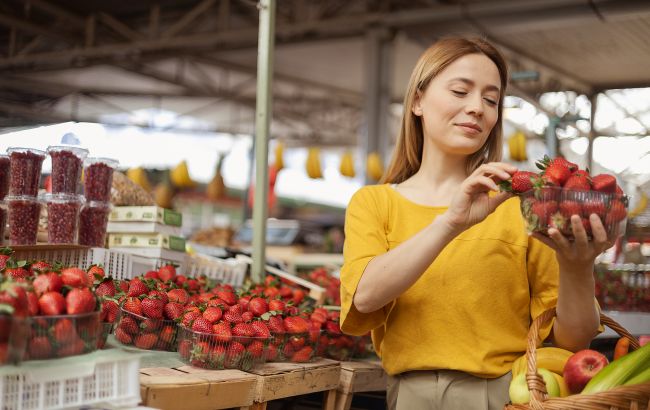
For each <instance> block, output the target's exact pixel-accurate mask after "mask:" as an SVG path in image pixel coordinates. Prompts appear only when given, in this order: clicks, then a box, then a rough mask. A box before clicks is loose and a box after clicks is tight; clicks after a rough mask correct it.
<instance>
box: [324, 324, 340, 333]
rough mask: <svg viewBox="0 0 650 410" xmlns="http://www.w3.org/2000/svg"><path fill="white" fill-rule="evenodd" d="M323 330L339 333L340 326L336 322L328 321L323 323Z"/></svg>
mask: <svg viewBox="0 0 650 410" xmlns="http://www.w3.org/2000/svg"><path fill="white" fill-rule="evenodd" d="M325 330H327V332H328V333H330V334H332V335H340V334H342V333H341V328H340V326H339V324H338V323H337V322H332V321H328V322H327V323H325Z"/></svg>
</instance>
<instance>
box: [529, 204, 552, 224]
mask: <svg viewBox="0 0 650 410" xmlns="http://www.w3.org/2000/svg"><path fill="white" fill-rule="evenodd" d="M557 208H558V206H557V202H555V201H542V202H535V203H534V204H533V206H532V212H533V214H535V215H537V217H538V218H539V221H546V220H548V217H549V216H551V214H553V213H554V212H555V211H557Z"/></svg>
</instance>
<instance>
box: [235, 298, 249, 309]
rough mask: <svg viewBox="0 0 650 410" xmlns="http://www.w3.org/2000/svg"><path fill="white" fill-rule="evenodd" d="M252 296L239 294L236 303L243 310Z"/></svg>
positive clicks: (246, 307)
mask: <svg viewBox="0 0 650 410" xmlns="http://www.w3.org/2000/svg"><path fill="white" fill-rule="evenodd" d="M251 299H252V297H251V296H241V297H240V298H239V300H237V303H239V304H240V305H241V306H242V308H244V310H245V311H246V310H248V304H249V303H250V302H251Z"/></svg>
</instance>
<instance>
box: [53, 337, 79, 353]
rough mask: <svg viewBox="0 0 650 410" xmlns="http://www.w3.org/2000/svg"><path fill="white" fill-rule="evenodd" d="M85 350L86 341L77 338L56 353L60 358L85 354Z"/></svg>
mask: <svg viewBox="0 0 650 410" xmlns="http://www.w3.org/2000/svg"><path fill="white" fill-rule="evenodd" d="M84 348H85V345H84V341H83V340H81V338H79V337H78V336H77V337H76V338H75V339H74V340H72V341H71V342H70V343H67V344H66V345H64V346H60V347H59V349H58V350H57V352H56V353H57V356H58V357H68V356H76V355H78V354H81V353H83V351H84Z"/></svg>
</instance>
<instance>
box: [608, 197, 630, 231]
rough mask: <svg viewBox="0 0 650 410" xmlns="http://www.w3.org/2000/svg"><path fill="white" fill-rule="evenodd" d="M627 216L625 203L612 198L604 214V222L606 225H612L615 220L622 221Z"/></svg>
mask: <svg viewBox="0 0 650 410" xmlns="http://www.w3.org/2000/svg"><path fill="white" fill-rule="evenodd" d="M625 217H627V211H626V209H625V205H623V203H622V202H621V201H619V200H618V199H616V200H613V201H612V202H611V203H610V204H609V210H608V211H607V215H606V216H605V224H607V225H612V224H615V223H617V222H620V221H622V220H623V219H625Z"/></svg>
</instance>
